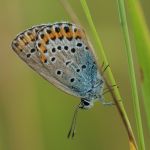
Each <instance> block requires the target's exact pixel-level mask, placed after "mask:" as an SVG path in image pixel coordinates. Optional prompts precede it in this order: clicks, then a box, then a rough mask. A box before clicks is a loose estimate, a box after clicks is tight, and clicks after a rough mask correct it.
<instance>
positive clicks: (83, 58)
mask: <svg viewBox="0 0 150 150" xmlns="http://www.w3.org/2000/svg"><path fill="white" fill-rule="evenodd" d="M74 26H75V25H74ZM46 28H47V25H40V26H35V27H33V28H30V29H28V30H26V31H24V32H22V33H20V34H19V35H18V36H17V37H16V38H15V39H14V40H13V42H12V48H13V50H14V51H15V52H16V53H17V55H18V56H19V57H20V58H21V59H22V60H23V61H25V62H26V63H27V64H28V65H29V66H30V67H31V68H32V69H33V70H35V71H36V72H37V73H38V74H40V75H41V76H42V77H43V78H45V79H46V80H47V81H48V82H50V83H51V84H53V85H55V86H56V87H58V88H59V89H61V90H63V91H64V92H66V93H68V94H71V95H74V96H79V97H84V94H85V93H86V91H87V90H88V89H90V88H91V86H92V85H91V84H92V82H96V81H95V80H96V76H97V75H96V74H97V72H96V66H95V64H94V65H93V62H95V59H94V56H93V55H92V53H91V52H88V51H87V49H86V48H87V46H86V44H85V42H84V40H82V39H76V40H72V41H69V40H68V39H66V38H65V37H64V38H63V40H59V39H56V40H54V41H53V40H51V39H49V44H46V45H45V46H46V48H47V53H44V56H45V57H46V59H47V62H46V63H43V62H42V61H41V55H43V53H42V52H41V51H39V50H38V47H37V44H38V42H41V38H40V34H41V33H43V32H44V31H45V30H44V29H46ZM29 31H30V32H31V33H32V35H33V37H32V38H34V40H32V41H31V36H29V35H28V32H29ZM22 37H23V38H22ZM26 42H27V43H26ZM16 43H17V44H16ZM25 43H26V44H25ZM78 43H81V44H82V46H77V44H78ZM58 46H60V47H61V50H58ZM66 46H67V47H68V50H65V49H64V48H65V47H66ZM53 48H55V49H56V52H55V53H53V52H52V49H53ZM73 48H74V49H75V53H72V52H71V49H73ZM53 57H55V61H54V62H52V61H51V60H52V58H53ZM83 65H86V69H82V66H83ZM77 69H80V73H79V72H77ZM57 71H61V75H57ZM73 78H74V79H75V81H74V82H71V79H73ZM87 81H88V82H87Z"/></svg>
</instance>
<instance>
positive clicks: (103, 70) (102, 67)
mask: <svg viewBox="0 0 150 150" xmlns="http://www.w3.org/2000/svg"><path fill="white" fill-rule="evenodd" d="M104 65H105V63H104V61H103V63H102V65H101V67H100V68H101V70H102V75H103V74H104V72H105V71H106V70H107V68H108V67H110V66H109V64H108V65H106V66H104Z"/></svg>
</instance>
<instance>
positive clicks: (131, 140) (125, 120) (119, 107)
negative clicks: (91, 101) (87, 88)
mask: <svg viewBox="0 0 150 150" xmlns="http://www.w3.org/2000/svg"><path fill="white" fill-rule="evenodd" d="M80 2H81V5H82V7H83V10H84V13H85V15H86V17H87V20H88V23H89V26H90V29H91V31H92V33H93V35H94V38H95V41H96V44H97V46H98V47H99V51H100V53H101V55H102V57H103V59H104V64H108V60H107V58H106V55H105V51H104V48H103V45H102V42H101V40H100V38H99V36H98V33H97V31H96V28H95V26H94V23H93V20H92V17H91V14H90V11H89V8H88V6H87V3H86V0H80ZM107 71H108V76H109V78H110V82H111V83H110V84H111V85H116V81H115V79H114V77H113V74H112V71H111V68H110V67H109V68H108V70H107ZM106 85H107V86H108V88H109V84H108V83H107V81H106ZM110 91H111V95H112V98H113V100H114V102H115V104H116V107H117V110H118V112H119V114H120V116H121V118H122V121H123V123H124V125H125V128H126V131H127V133H128V137H129V143H130V149H132V150H133V149H134V150H137V145H136V141H135V138H134V134H133V131H132V128H131V125H130V122H129V119H128V116H127V113H126V111H125V108H124V105H123V103H122V102H118V100H121V96H120V93H119V90H118V88H117V87H116V88H114V91H112V90H110ZM131 145H132V146H131Z"/></svg>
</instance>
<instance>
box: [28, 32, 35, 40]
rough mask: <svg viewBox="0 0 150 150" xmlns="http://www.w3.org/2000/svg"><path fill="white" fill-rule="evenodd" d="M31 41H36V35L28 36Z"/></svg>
mask: <svg viewBox="0 0 150 150" xmlns="http://www.w3.org/2000/svg"><path fill="white" fill-rule="evenodd" d="M28 36H29V38H30V40H31V41H34V40H35V35H34V33H31V34H30V35H28Z"/></svg>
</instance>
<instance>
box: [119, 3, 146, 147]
mask: <svg viewBox="0 0 150 150" xmlns="http://www.w3.org/2000/svg"><path fill="white" fill-rule="evenodd" d="M118 8H119V15H120V24H121V28H122V31H123V37H124V41H125V47H126V48H125V50H126V53H127V58H128V65H129V74H130V75H129V76H130V81H131V89H132V95H133V104H134V105H133V106H134V113H135V120H136V126H137V133H138V139H139V149H140V150H145V143H144V136H143V128H142V121H141V113H140V106H139V98H138V92H137V84H136V77H135V71H134V64H133V57H132V51H131V43H130V38H129V32H128V25H127V19H126V12H125V6H124V1H123V0H118Z"/></svg>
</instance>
